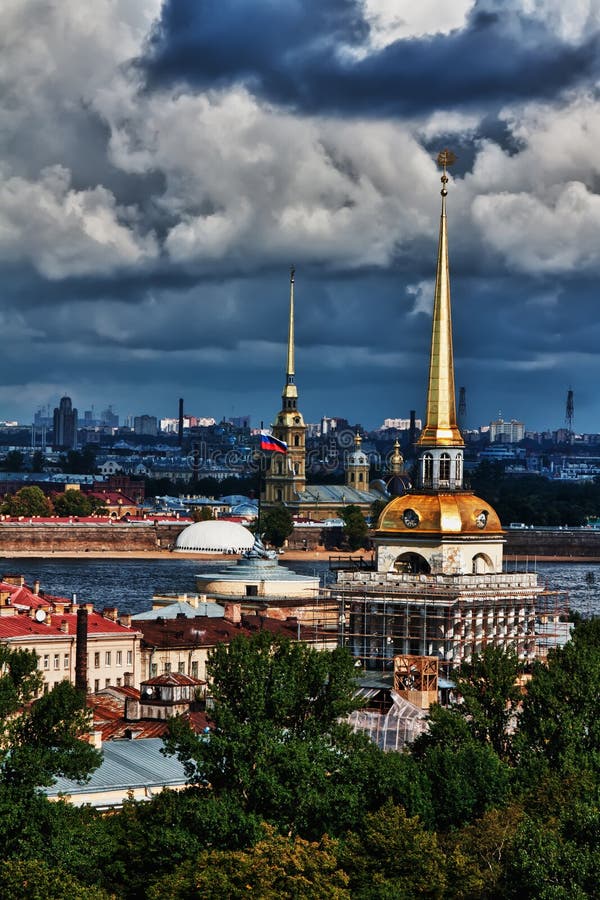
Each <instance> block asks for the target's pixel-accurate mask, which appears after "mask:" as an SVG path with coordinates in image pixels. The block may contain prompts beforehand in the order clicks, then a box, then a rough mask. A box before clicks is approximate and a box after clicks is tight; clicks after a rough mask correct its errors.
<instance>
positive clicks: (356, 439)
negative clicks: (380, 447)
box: [354, 431, 362, 451]
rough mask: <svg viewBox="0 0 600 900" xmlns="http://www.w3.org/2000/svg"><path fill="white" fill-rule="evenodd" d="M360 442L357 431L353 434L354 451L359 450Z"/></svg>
mask: <svg viewBox="0 0 600 900" xmlns="http://www.w3.org/2000/svg"><path fill="white" fill-rule="evenodd" d="M361 444H362V438H361V436H360V434H359V433H358V431H357V432H356V434H355V435H354V449H355V451H358V450H360V445H361Z"/></svg>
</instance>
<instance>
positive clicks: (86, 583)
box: [0, 557, 600, 615]
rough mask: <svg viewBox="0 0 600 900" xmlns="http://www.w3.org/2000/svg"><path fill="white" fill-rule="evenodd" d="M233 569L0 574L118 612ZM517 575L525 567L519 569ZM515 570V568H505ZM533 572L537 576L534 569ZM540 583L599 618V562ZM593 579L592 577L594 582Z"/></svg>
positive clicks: (61, 563) (320, 566)
mask: <svg viewBox="0 0 600 900" xmlns="http://www.w3.org/2000/svg"><path fill="white" fill-rule="evenodd" d="M224 565H235V563H234V562H231V561H221V560H210V561H208V560H195V559H173V558H169V559H149V560H144V559H97V558H95V559H84V558H82V559H60V558H57V559H55V558H50V559H49V558H46V557H43V558H42V557H40V558H37V557H26V558H25V557H19V558H15V559H10V558H5V559H2V560H1V561H0V573H2V574H8V573H12V574H18V575H24V576H25V579H26V581H27V583H28V584H29V585H31V584H33V581H34V580H35V579H36V578H37V579H39V581H40V587H41V589H42V590H44V591H47V592H48V593H50V594H58V595H60V596H63V597H72V595H73V594H76V596H77V601H78V602H80V603H85V602H91V603H93V604H94V606H95V607H96V608H97V609H102V608H103V607H104V606H117V607H118V609H119V611H120V612H130V613H137V612H143V611H144V610H147V609H150V608H151V606H152V603H151V600H152V596H153V594H155V593H165V592H166V593H186V592H187V593H194V591H195V589H196V585H195V575H196V574H198V573H200V572H206V571H209V570H210V569H211V568H212V569H214V568H222V567H223V566H224ZM285 565H286V566H287V567H288V568H290V569H292V570H293V571H294V572H298V573H300V574H302V575H315V574H318V575H319V576H320V578H321V582H323V580H324V579H325V578H327V579H328V580H329V576H330V573H329V566H328V563H326V562H314V561H308V560H307V561H306V562H303V561H291V560H290V561H286V562H285ZM517 567H518V571H523V570H524V569H525V566H524V565H523V564H521V563H518V564H517ZM507 569H508V571H510V572H512V571H513V570H514V569H515V566H514V564H512V563H510V564H509V565H508V566H507ZM529 571H530V572H531V571H534V567H533V566H532V565H530V566H529ZM535 571H537V573H538V576H539V579H540V582H541V583H542V584H544V585H545V586H546V587H547V588H549V589H551V590H565V591H567V592H568V594H569V601H570V606H571V608H572V609H574V610H577V611H578V612H580V613H582V614H584V615H600V563H564V562H556V563H553V562H544V563H537V565H536V566H535ZM592 576H593V577H592Z"/></svg>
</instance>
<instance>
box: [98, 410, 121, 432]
mask: <svg viewBox="0 0 600 900" xmlns="http://www.w3.org/2000/svg"><path fill="white" fill-rule="evenodd" d="M100 424H101V425H108V427H109V428H118V427H119V417H118V415H117V414H116V413H115V412H113V408H112V406H108V408H107V409H104V410H102V412H101V413H100Z"/></svg>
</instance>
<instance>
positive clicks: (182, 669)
mask: <svg viewBox="0 0 600 900" xmlns="http://www.w3.org/2000/svg"><path fill="white" fill-rule="evenodd" d="M177 671H178V672H179V674H180V675H185V663H184V662H180V663H179V665H178V666H177Z"/></svg>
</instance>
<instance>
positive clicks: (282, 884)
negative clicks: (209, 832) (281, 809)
mask: <svg viewBox="0 0 600 900" xmlns="http://www.w3.org/2000/svg"><path fill="white" fill-rule="evenodd" d="M265 831H266V834H265V836H264V838H263V840H261V841H259V843H257V844H256V845H255V846H254V847H253V848H252V850H250V851H248V850H238V851H229V852H226V851H225V852H224V851H222V850H206V851H204V852H203V853H200V854H199V855H198V856H197V857H196V858H195V859H194V860H191V861H190V862H188V863H185V864H184V865H182V866H179V867H178V868H177V869H175V871H174V872H173V873H172V874H170V875H168V876H166V877H164V878H162V879H161V880H160V881H158V882H157V883H155V884H154V885H153V886H152V887H151V888H150V890H149V891H148V894H147V896H148V898H149V900H192V898H199V897H202V898H204V900H222V898H223V897H229V898H232V900H234V898H238V897H239V898H241V897H248V896H249V895H253V896H256V897H260V898H261V900H280V898H281V897H296V898H302V900H350V896H351V895H350V893H349V892H348V889H347V884H348V876H347V875H346V874H345V873H344V872H342V871H340V869H339V867H338V862H337V857H336V850H337V845H336V843H335V841H332V840H329V839H328V838H326V837H325V838H323V839H322V840H320V841H319V842H313V843H309V842H308V841H305V840H302V839H301V838H298V837H295V838H292V839H290V838H287V837H283V836H281V835H279V834H276V833H275V832H274V831H273V829H272V828H266V829H265Z"/></svg>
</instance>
